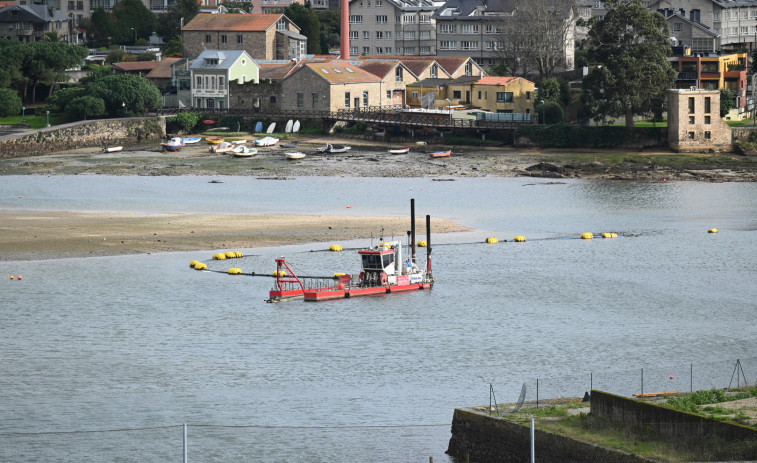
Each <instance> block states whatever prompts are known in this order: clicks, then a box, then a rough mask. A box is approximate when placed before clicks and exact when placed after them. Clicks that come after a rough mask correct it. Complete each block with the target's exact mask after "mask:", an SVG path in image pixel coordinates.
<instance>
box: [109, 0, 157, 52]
mask: <svg viewBox="0 0 757 463" xmlns="http://www.w3.org/2000/svg"><path fill="white" fill-rule="evenodd" d="M112 19H113V25H114V34H113V40H114V42H115V43H130V44H136V42H137V39H139V38H140V37H143V38H144V37H149V36H150V35H151V34H152V32H153V31H154V30H155V26H156V25H157V23H158V18H157V17H156V16H155V14H154V13H153V12H152V11H150V10H148V9H147V7H146V6H145V5H144V3H142V2H141V0H120V1H119V2H118V3H116V5H115V6H114V7H113V13H112Z"/></svg>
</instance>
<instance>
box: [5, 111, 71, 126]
mask: <svg viewBox="0 0 757 463" xmlns="http://www.w3.org/2000/svg"><path fill="white" fill-rule="evenodd" d="M22 119H24V118H23V117H22V116H21V114H18V115H16V116H8V117H0V125H3V124H10V125H15V124H27V125H28V126H29V128H30V129H41V128H42V127H44V126H45V125H47V115H46V114H45V115H42V116H38V115H35V114H28V113H27V114H26V117H25V119H26V120H25V121H22ZM65 122H68V121H66V116H65V115H64V114H53V113H50V125H58V124H63V123H65Z"/></svg>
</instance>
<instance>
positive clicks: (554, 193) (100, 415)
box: [0, 176, 757, 462]
mask: <svg viewBox="0 0 757 463" xmlns="http://www.w3.org/2000/svg"><path fill="white" fill-rule="evenodd" d="M211 179H221V180H223V183H221V184H218V183H208V182H209V180H211ZM19 196H23V198H19ZM411 197H414V198H415V199H416V212H417V214H418V215H419V216H422V215H425V214H431V215H432V216H434V217H443V218H447V219H451V220H454V221H456V222H458V223H460V224H462V225H466V226H469V227H472V228H474V229H475V230H474V231H473V232H467V233H461V234H454V235H452V234H447V235H434V236H433V238H432V240H433V244H434V251H433V262H434V275H435V277H436V281H437V283H436V285H435V286H434V288H433V290H432V291H427V292H417V293H412V294H397V295H391V296H381V297H371V298H362V299H361V298H358V299H350V300H342V301H331V302H324V303H318V304H310V303H304V302H291V303H282V304H266V303H264V302H263V300H264V299H265V298H266V296H267V290H268V289H269V287H270V285H271V283H272V280H271V279H270V278H263V277H261V278H251V277H245V276H237V277H232V276H228V275H225V274H221V273H205V272H197V271H194V270H191V269H189V268H188V263H189V261H191V260H193V259H198V260H201V261H205V262H208V263H209V265H210V266H211V268H214V269H218V270H225V269H227V268H228V267H232V266H234V267H241V268H243V270H244V271H245V272H249V271H255V272H263V273H270V272H272V271H273V269H274V261H273V259H274V258H275V257H277V256H279V255H285V256H286V257H287V259H288V261H290V262H291V263H292V264H294V265H295V267H296V269H297V270H298V271H299V272H301V273H305V274H330V273H332V272H336V271H343V272H348V273H350V272H353V271H356V270H358V269H357V264H358V260H357V259H356V257H357V256H355V254H354V253H353V252H349V251H348V252H343V253H331V252H310V251H311V250H322V249H327V248H328V245H329V244H331V243H303V244H301V245H297V246H287V247H281V248H273V249H251V250H245V254H246V255H247V256H248V257H245V258H242V259H238V260H235V261H232V262H231V263H229V261H226V262H217V261H211V260H210V256H211V255H212V254H213V253H214V252H215V250H207V251H200V252H192V253H166V254H152V255H138V256H124V257H103V258H90V259H61V260H53V261H28V262H27V261H24V262H0V275H19V274H21V275H23V280H21V281H17V280H12V281H11V280H6V282H5V283H3V285H2V294H3V297H2V302H0V315H1V316H2V318H3V320H4V321H3V323H2V325H0V343H2V350H1V351H2V352H3V361H2V375H0V391H2V394H3V401H2V402H0V460H3V461H81V460H82V459H94V460H95V461H97V460H107V461H181V460H180V459H181V458H182V457H181V455H182V429H181V427H180V426H179V425H181V424H182V423H187V424H188V425H189V427H188V446H187V447H188V455H189V460H190V461H238V460H244V461H282V462H283V461H313V462H319V461H322V462H333V461H344V462H347V461H364V462H387V461H396V462H405V461H407V462H410V461H428V457H429V456H433V457H434V461H437V462H440V461H442V462H443V461H448V459H447V457H446V455H444V451H445V450H446V447H447V442H448V440H449V436H450V434H449V429H450V422H451V418H452V413H453V410H454V408H455V407H461V406H472V405H485V404H488V403H489V400H490V396H489V391H490V384H491V386H492V388H493V390H494V391H495V393H496V399H497V401H499V402H500V403H501V402H513V401H515V400H517V398H518V395H519V393H520V391H521V386H522V384H524V383H526V385H527V390H528V393H527V399H528V400H533V399H535V398H536V380H537V379H539V393H538V394H539V397H540V398H545V397H558V396H563V397H565V396H581V395H583V393H584V392H585V391H586V390H588V389H589V388H590V387H591V386H593V387H595V388H603V389H605V390H609V391H610V392H616V393H619V394H626V395H627V394H630V393H632V392H638V391H639V389H640V387H641V384H640V377H641V375H640V372H641V370H642V369H644V385H643V388H644V390H646V391H653V390H671V389H672V390H680V391H687V390H689V389H690V388H691V387H693V388H695V389H696V388H709V387H725V386H728V383H729V380H731V379H732V373H733V372H734V362H735V360H736V359H738V358H740V359H741V361H742V364H743V366H744V369H745V373H746V374H747V375H750V374H751V378H749V379H750V380H753V378H754V377H755V375H756V374H757V360H756V359H755V353H754V339H755V336H756V335H757V326H756V325H755V324H754V323H753V322H754V316H755V309H757V302H755V301H757V269H756V267H755V264H754V263H755V260H756V258H757V245H755V233H756V231H757V185H753V184H747V183H733V184H731V183H725V184H704V183H692V182H686V183H675V182H667V183H632V182H610V181H582V180H573V181H565V182H559V183H553V182H549V181H546V180H534V179H517V178H516V179H487V178H479V179H457V180H456V181H454V182H434V181H432V180H431V179H365V178H358V179H354V178H297V179H294V180H289V181H271V180H257V179H254V178H249V177H244V178H242V177H223V178H220V177H102V176H68V177H42V176H22V177H12V176H11V177H2V178H0V209H38V210H71V211H109V210H118V211H135V212H146V213H161V212H187V213H190V212H203V213H205V212H211V213H213V212H217V213H270V212H282V213H314V214H344V215H347V214H364V215H393V216H396V215H400V216H405V215H407V214H408V211H409V198H411ZM346 205H352V206H353V208H350V209H347V208H346V207H345V206H346ZM713 227H716V228H718V229H719V230H720V233H718V234H708V233H707V230H708V229H709V228H713ZM379 228H380V224H377V231H378V229H379ZM586 231H591V232H594V233H600V232H605V231H613V232H617V233H619V234H620V235H621V236H620V237H619V238H618V239H594V240H581V239H577V237H578V236H579V235H580V234H581V233H582V232H586ZM515 235H525V236H526V237H527V239H528V241H527V242H526V243H513V242H507V243H503V242H501V243H500V244H497V245H487V244H483V241H484V239H485V238H486V237H488V236H497V237H498V238H499V239H500V241H503V240H510V239H511V238H512V237H513V236H515ZM367 241H368V240H365V241H362V240H361V241H357V242H343V243H340V244H343V245H344V246H345V248H346V247H350V246H359V245H364V244H367ZM419 256H420V258H421V259H425V251H424V250H423V249H420V250H419ZM690 375H691V378H692V379H693V381H692V382H691V384H690V379H689V378H690ZM670 376H673V379H671V378H670ZM146 427H150V428H152V427H156V428H158V429H146V430H136V429H135V428H146ZM120 429H130V430H128V431H113V432H105V433H74V434H51V433H52V432H62V431H83V430H120ZM18 433H43V434H31V435H29V434H18Z"/></svg>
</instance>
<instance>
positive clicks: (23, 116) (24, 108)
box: [21, 106, 26, 122]
mask: <svg viewBox="0 0 757 463" xmlns="http://www.w3.org/2000/svg"><path fill="white" fill-rule="evenodd" d="M21 122H26V106H21Z"/></svg>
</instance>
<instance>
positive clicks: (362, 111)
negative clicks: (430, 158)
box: [158, 106, 533, 130]
mask: <svg viewBox="0 0 757 463" xmlns="http://www.w3.org/2000/svg"><path fill="white" fill-rule="evenodd" d="M407 109H408V108H407V107H404V106H380V107H379V106H375V107H367V108H358V109H339V110H337V111H322V110H299V109H295V110H291V109H290V110H285V109H281V110H276V111H268V112H261V111H259V110H255V109H241V108H240V109H237V108H233V109H228V108H224V109H219V108H162V109H159V110H158V115H163V116H170V115H174V114H179V113H181V112H185V111H201V112H202V113H203V114H205V115H206V116H208V117H212V116H216V117H217V116H240V117H264V118H266V119H269V120H270V119H316V120H318V119H323V120H331V121H346V122H365V123H368V124H372V125H378V126H382V127H384V128H388V127H405V128H410V129H416V128H442V129H478V130H480V129H495V130H514V129H516V128H518V127H520V126H522V125H525V124H532V123H533V120H532V118H531V117H530V116H531V115H530V114H519V113H511V114H507V113H499V114H498V113H479V114H485V116H484V117H479V116H478V115H477V116H476V119H468V118H465V119H463V118H455V117H452V113H450V112H446V111H437V112H422V111H418V112H409V111H406V110H407Z"/></svg>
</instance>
